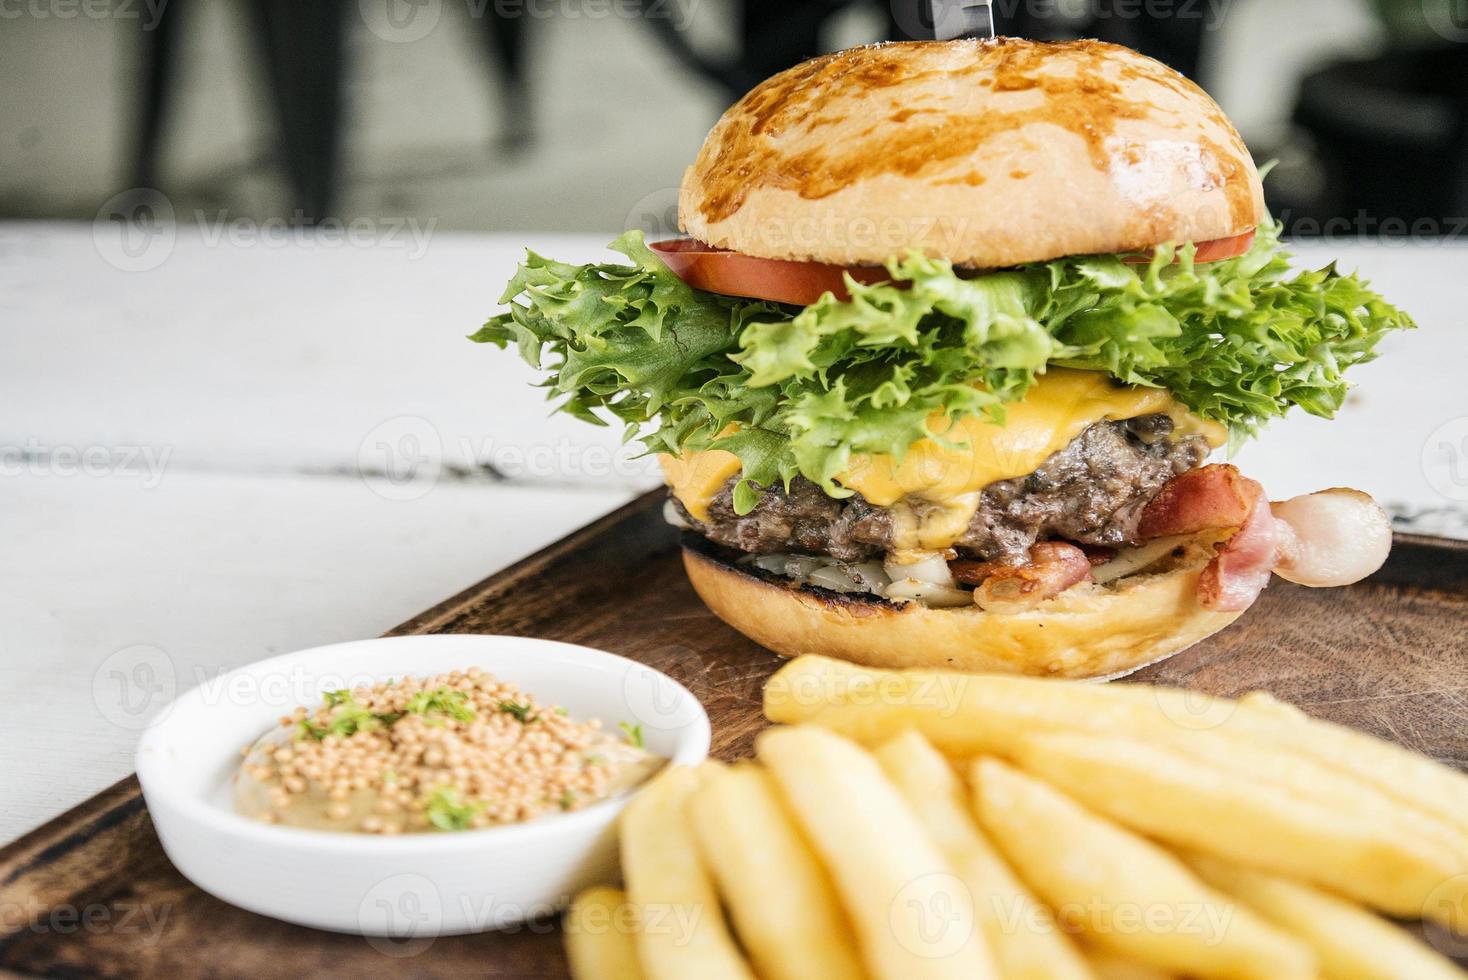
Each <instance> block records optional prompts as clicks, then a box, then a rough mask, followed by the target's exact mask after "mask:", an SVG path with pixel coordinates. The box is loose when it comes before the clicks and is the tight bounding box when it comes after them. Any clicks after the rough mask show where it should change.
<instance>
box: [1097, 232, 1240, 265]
mask: <svg viewBox="0 0 1468 980" xmlns="http://www.w3.org/2000/svg"><path fill="white" fill-rule="evenodd" d="M1253 247H1254V229H1253V228H1250V229H1249V230H1248V231H1246V232H1244V233H1243V234H1242V235H1234V236H1232V237H1230V238H1214V239H1210V240H1209V241H1206V242H1198V244H1197V251H1196V252H1194V253H1193V261H1194V262H1218V261H1220V260H1222V259H1233V258H1238V257H1239V256H1240V255H1243V254H1244V253H1245V252H1247V251H1248V250H1249V249H1251V248H1253ZM1126 261H1127V262H1129V263H1131V264H1132V265H1146V264H1147V263H1148V262H1150V261H1152V259H1151V257H1150V256H1147V255H1138V256H1135V257H1133V258H1129V259H1127V260H1126Z"/></svg>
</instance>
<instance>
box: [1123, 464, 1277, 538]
mask: <svg viewBox="0 0 1468 980" xmlns="http://www.w3.org/2000/svg"><path fill="white" fill-rule="evenodd" d="M1263 499H1264V488H1263V487H1262V486H1260V485H1259V484H1258V483H1257V482H1256V481H1254V480H1251V479H1249V478H1248V477H1246V476H1244V475H1243V474H1242V473H1240V472H1239V470H1238V467H1236V466H1234V465H1232V464H1230V463H1211V464H1209V465H1208V466H1201V467H1199V468H1198V469H1196V470H1189V471H1188V472H1186V473H1183V474H1181V475H1179V476H1175V477H1173V478H1172V479H1171V480H1169V481H1168V482H1167V483H1166V484H1164V485H1163V487H1162V489H1161V490H1159V491H1158V492H1157V496H1155V497H1153V498H1152V499H1151V500H1150V501H1148V503H1147V506H1146V507H1145V508H1143V510H1142V517H1141V520H1140V521H1139V522H1138V524H1137V536H1138V537H1140V538H1141V539H1142V540H1144V541H1145V540H1149V539H1151V538H1161V537H1166V536H1167V535H1170V534H1197V533H1198V532H1199V531H1208V530H1213V529H1215V528H1225V527H1243V525H1244V522H1245V521H1247V520H1248V519H1249V516H1250V515H1251V514H1253V513H1254V511H1255V509H1256V508H1257V506H1258V504H1259V501H1261V500H1263Z"/></svg>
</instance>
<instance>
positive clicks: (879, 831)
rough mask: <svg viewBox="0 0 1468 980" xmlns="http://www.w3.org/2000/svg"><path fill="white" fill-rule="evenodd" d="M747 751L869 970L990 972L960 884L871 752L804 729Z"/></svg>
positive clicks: (895, 979) (768, 736)
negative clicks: (799, 835) (830, 890)
mask: <svg viewBox="0 0 1468 980" xmlns="http://www.w3.org/2000/svg"><path fill="white" fill-rule="evenodd" d="M755 749H756V752H757V754H758V756H759V758H760V761H761V762H763V763H764V764H765V765H766V766H767V767H768V768H769V771H770V773H771V775H772V776H774V778H775V781H776V782H777V783H778V784H779V786H780V789H781V791H782V793H783V796H784V798H785V799H786V801H787V802H788V803H789V805H790V809H791V811H792V812H793V813H794V814H795V817H796V821H797V822H798V823H799V824H800V826H801V828H802V829H803V830H804V832H805V836H806V839H807V840H809V841H810V842H811V844H812V845H813V846H814V847H815V849H816V851H817V853H819V854H820V856H821V858H822V860H823V862H824V864H825V865H826V867H827V868H829V869H830V872H831V875H832V878H833V879H834V881H835V884H836V890H837V893H838V894H839V895H840V896H841V899H842V901H843V903H844V905H845V907H846V910H847V912H848V913H849V914H850V916H851V920H852V925H853V926H854V927H855V930H856V935H857V942H858V944H859V946H860V948H861V952H862V958H863V960H864V962H865V964H866V967H867V970H868V972H869V973H870V974H871V975H872V976H873V977H875V978H877V980H925V978H933V980H938V978H954V980H957V978H975V977H979V978H983V977H997V976H998V971H997V970H996V968H995V965H994V963H993V960H992V958H991V956H990V954H989V951H988V949H987V948H986V947H985V945H984V937H983V933H982V931H981V930H980V929H979V928H978V925H977V923H976V922H975V921H974V913H973V904H972V900H971V899H970V897H969V893H968V889H967V888H965V887H964V886H963V883H962V882H961V881H959V880H958V879H957V877H955V876H954V874H953V869H952V868H951V867H950V866H949V865H948V863H947V862H946V861H945V860H944V859H943V855H942V853H941V852H940V851H939V849H938V847H937V845H935V844H934V843H933V842H932V840H931V839H929V837H928V835H927V833H926V832H925V831H924V829H923V826H922V824H921V823H919V821H918V819H917V817H916V816H914V815H913V813H912V810H911V809H909V808H908V806H907V804H906V803H905V802H903V799H902V796H901V795H900V794H899V793H898V792H897V789H896V787H894V786H893V785H892V784H891V783H890V782H889V781H888V780H887V778H886V776H884V775H883V773H882V769H881V767H880V766H878V765H877V762H876V760H875V759H873V758H872V757H871V756H870V755H869V754H867V753H866V752H864V751H863V750H862V749H861V748H860V747H859V746H857V745H856V744H854V743H852V742H849V741H847V740H846V739H844V738H841V737H840V736H838V735H833V734H832V733H830V732H828V731H825V730H824V729H819V728H813V727H803V728H777V729H772V730H770V731H766V732H765V733H763V734H762V735H760V737H759V739H758V741H757V742H756V743H755Z"/></svg>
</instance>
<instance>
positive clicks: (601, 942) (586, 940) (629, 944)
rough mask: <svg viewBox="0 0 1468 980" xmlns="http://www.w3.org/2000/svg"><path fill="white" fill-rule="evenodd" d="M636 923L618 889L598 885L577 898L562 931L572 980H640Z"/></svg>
mask: <svg viewBox="0 0 1468 980" xmlns="http://www.w3.org/2000/svg"><path fill="white" fill-rule="evenodd" d="M636 921H637V915H636V909H635V908H634V907H633V906H632V905H631V904H630V903H629V902H628V901H627V895H626V893H625V892H623V891H622V889H620V888H608V887H604V886H598V887H595V888H588V889H586V890H585V891H583V892H582V893H581V894H579V895H577V896H576V898H575V899H574V900H572V902H571V908H570V909H569V910H568V911H567V912H566V921H565V927H564V929H563V932H564V933H565V937H566V959H567V960H568V961H569V962H570V966H571V976H572V978H573V980H642V967H641V965H639V964H638V962H637V943H636V940H635V939H634V933H635V931H636Z"/></svg>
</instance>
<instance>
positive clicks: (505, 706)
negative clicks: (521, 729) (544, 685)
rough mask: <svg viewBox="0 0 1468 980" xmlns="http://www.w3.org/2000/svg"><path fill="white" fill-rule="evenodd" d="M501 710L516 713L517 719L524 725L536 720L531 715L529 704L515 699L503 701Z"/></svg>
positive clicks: (511, 713)
mask: <svg viewBox="0 0 1468 980" xmlns="http://www.w3.org/2000/svg"><path fill="white" fill-rule="evenodd" d="M500 710H501V711H503V712H504V713H505V714H507V715H514V716H515V720H516V721H518V722H519V723H520V724H522V725H525V724H528V723H530V722H531V721H534V719H533V718H531V717H530V705H529V704H519V703H517V702H515V701H501V702H500Z"/></svg>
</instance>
